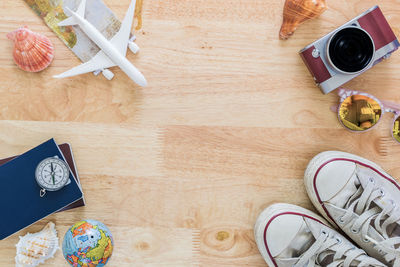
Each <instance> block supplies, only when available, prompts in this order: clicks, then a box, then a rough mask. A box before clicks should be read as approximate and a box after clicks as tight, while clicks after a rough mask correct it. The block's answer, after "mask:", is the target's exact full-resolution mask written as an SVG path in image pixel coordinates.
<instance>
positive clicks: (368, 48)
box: [328, 27, 374, 73]
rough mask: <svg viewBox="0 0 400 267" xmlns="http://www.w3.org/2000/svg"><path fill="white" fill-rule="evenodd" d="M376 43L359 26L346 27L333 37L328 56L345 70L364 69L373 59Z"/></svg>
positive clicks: (333, 62) (337, 66)
mask: <svg viewBox="0 0 400 267" xmlns="http://www.w3.org/2000/svg"><path fill="white" fill-rule="evenodd" d="M373 54H374V44H373V41H372V39H371V37H370V36H369V35H368V34H367V33H366V32H365V31H363V30H361V29H359V28H354V27H350V28H344V29H342V30H340V31H338V32H337V33H335V35H334V36H333V37H332V38H331V40H330V43H329V49H328V56H329V58H330V60H331V62H332V64H333V65H334V66H335V67H336V68H338V69H339V70H341V71H344V72H350V73H351V72H358V71H361V70H363V69H364V68H365V67H367V66H368V64H369V63H370V62H371V60H372V56H373Z"/></svg>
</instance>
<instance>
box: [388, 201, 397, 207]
mask: <svg viewBox="0 0 400 267" xmlns="http://www.w3.org/2000/svg"><path fill="white" fill-rule="evenodd" d="M389 201H390V203H391V204H392V206H393V208H395V207H396V203H394V200H393V199H390V200H389Z"/></svg>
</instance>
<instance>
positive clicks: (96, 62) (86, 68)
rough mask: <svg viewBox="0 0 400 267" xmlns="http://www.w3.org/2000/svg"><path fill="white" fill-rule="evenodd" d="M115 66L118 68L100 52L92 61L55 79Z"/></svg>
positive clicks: (56, 76)
mask: <svg viewBox="0 0 400 267" xmlns="http://www.w3.org/2000/svg"><path fill="white" fill-rule="evenodd" d="M114 66H116V64H115V63H114V62H113V61H112V60H111V59H110V58H109V57H108V56H107V55H106V54H105V53H104V52H103V51H99V52H98V53H97V54H96V55H95V56H94V57H93V58H92V59H91V60H89V61H87V62H85V63H83V64H81V65H79V66H76V67H75V68H72V69H70V70H67V71H66V72H63V73H61V74H59V75H55V76H53V77H54V78H65V77H71V76H75V75H79V74H84V73H88V72H93V71H96V70H101V69H107V68H111V67H114Z"/></svg>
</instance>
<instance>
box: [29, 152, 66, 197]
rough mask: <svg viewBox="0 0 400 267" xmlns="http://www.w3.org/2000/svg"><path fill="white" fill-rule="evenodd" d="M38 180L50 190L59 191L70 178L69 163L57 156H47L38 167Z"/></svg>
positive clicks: (36, 174)
mask: <svg viewBox="0 0 400 267" xmlns="http://www.w3.org/2000/svg"><path fill="white" fill-rule="evenodd" d="M35 176H36V181H37V183H38V184H39V185H40V186H41V187H42V188H43V189H46V190H48V191H57V190H59V189H61V188H62V187H64V185H65V184H66V183H67V182H68V180H69V170H68V166H67V164H66V163H65V162H64V161H63V160H61V159H59V158H57V157H54V158H47V159H44V160H42V161H41V162H40V163H39V165H38V166H37V168H36V173H35Z"/></svg>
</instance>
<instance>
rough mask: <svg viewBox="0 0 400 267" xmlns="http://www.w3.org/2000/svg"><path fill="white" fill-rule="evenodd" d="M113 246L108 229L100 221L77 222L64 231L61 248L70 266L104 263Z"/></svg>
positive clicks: (101, 264) (109, 255) (102, 264)
mask: <svg viewBox="0 0 400 267" xmlns="http://www.w3.org/2000/svg"><path fill="white" fill-rule="evenodd" d="M113 248H114V241H113V237H112V235H111V232H110V230H108V228H107V227H106V226H105V225H104V224H102V223H101V222H98V221H95V220H84V221H80V222H77V223H76V224H74V225H73V226H72V227H71V228H69V229H68V231H67V232H66V233H65V236H64V241H63V244H62V250H63V254H64V258H65V259H66V260H67V261H68V263H69V264H71V266H74V267H76V266H93V267H94V266H97V267H102V266H104V265H106V263H107V261H108V260H109V259H110V257H111V254H112V251H113Z"/></svg>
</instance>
